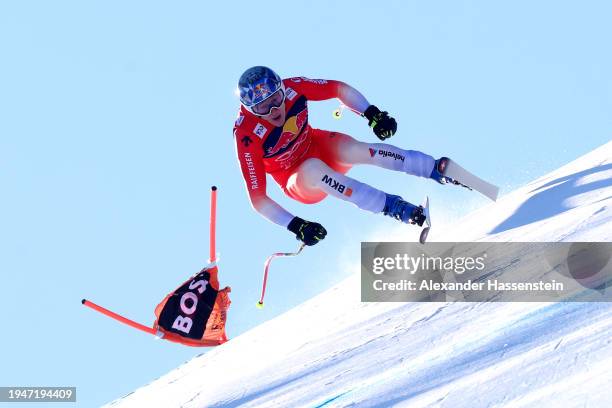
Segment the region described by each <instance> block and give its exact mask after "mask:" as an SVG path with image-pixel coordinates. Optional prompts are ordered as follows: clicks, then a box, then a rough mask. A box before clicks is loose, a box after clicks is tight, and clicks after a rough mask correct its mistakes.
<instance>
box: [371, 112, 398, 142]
mask: <svg viewBox="0 0 612 408" xmlns="http://www.w3.org/2000/svg"><path fill="white" fill-rule="evenodd" d="M363 116H365V117H366V119H367V120H368V125H369V126H370V127H371V128H372V130H374V134H375V135H376V136H377V137H378V138H379V139H380V140H385V139H388V138H390V137H391V136H393V135H394V134H395V132H396V131H397V122H396V121H395V119H393V118H392V117H391V116H389V113H388V112H381V111H380V109H378V108H377V107H376V106H374V105H370V106H369V107H368V109H366V110H365V112H363Z"/></svg>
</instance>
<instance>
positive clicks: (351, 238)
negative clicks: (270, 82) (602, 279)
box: [0, 1, 612, 406]
mask: <svg viewBox="0 0 612 408" xmlns="http://www.w3.org/2000/svg"><path fill="white" fill-rule="evenodd" d="M611 12H612V7H611V6H610V5H609V3H608V2H604V1H601V2H597V1H587V2H581V3H580V4H578V3H575V2H568V1H541V2H528V1H517V2H511V3H510V2H504V3H502V2H485V1H446V2H435V3H432V2H416V1H406V2H404V1H392V2H379V3H375V2H363V1H362V2H324V1H310V2H297V3H294V4H292V5H291V6H288V5H287V3H286V2H278V1H270V2H265V3H260V4H259V5H255V4H254V3H244V4H240V3H238V2H215V3H211V4H210V5H209V4H208V3H205V2H187V1H186V2H180V3H173V4H170V3H166V2H151V1H147V2H136V1H134V2H118V1H104V2H102V1H91V2H77V1H73V2H67V1H56V2H36V1H23V2H4V3H2V4H1V5H0V52H1V55H2V63H1V64H0V185H2V191H3V195H2V198H3V199H2V200H1V201H0V210H1V212H0V214H1V215H0V229H1V231H2V234H1V235H0V248H1V249H0V253H1V256H0V271H1V272H0V273H1V274H2V282H3V284H2V287H3V288H4V290H3V291H2V292H3V295H2V296H1V297H0V310H2V313H1V314H0V316H1V319H2V326H3V332H2V333H3V336H2V340H1V342H2V347H1V348H0V350H1V351H0V353H1V355H0V357H1V358H2V369H1V370H0V385H1V386H11V385H16V386H27V385H66V386H76V387H77V388H78V398H79V403H78V404H77V405H79V406H98V405H101V404H102V403H104V402H108V401H110V400H112V399H114V398H116V397H120V396H121V395H123V394H125V393H127V392H130V391H131V390H133V389H134V388H136V387H138V386H139V385H142V384H145V383H147V382H149V381H151V380H153V379H154V378H156V377H158V376H160V375H162V374H164V373H165V372H167V371H168V370H170V369H172V368H174V367H176V366H178V365H180V364H181V363H182V362H184V361H186V360H188V359H190V358H192V357H193V356H195V355H197V354H198V353H200V352H203V351H204V349H202V350H198V349H192V348H185V347H180V346H178V345H175V344H171V343H167V342H163V341H155V340H153V339H151V338H149V337H147V336H146V335H145V334H141V333H138V332H135V331H133V330H131V329H129V328H126V327H123V326H121V325H119V324H117V323H115V322H113V321H111V320H109V319H106V318H104V317H102V316H100V315H97V314H96V313H94V312H93V311H91V310H88V309H86V308H84V307H82V306H81V304H80V300H81V298H83V297H87V298H90V299H92V300H93V301H96V302H98V303H100V304H102V305H104V306H107V307H109V308H112V309H114V310H116V311H118V312H121V313H124V314H125V315H127V316H129V317H132V318H134V319H136V320H138V321H141V322H143V323H146V324H150V323H152V321H153V309H154V307H155V305H156V304H157V303H158V302H159V301H160V300H161V299H162V298H163V297H164V296H165V294H166V293H167V292H168V291H170V290H172V289H173V288H174V287H176V286H177V285H178V284H179V283H181V282H182V281H183V280H184V279H186V278H187V277H188V276H189V275H190V274H192V273H194V272H196V271H198V270H199V269H200V268H201V267H202V266H203V265H204V264H205V262H206V259H207V258H208V253H207V251H208V237H207V231H208V211H209V208H208V200H209V188H210V186H211V185H213V184H215V185H218V186H219V213H218V217H219V221H218V222H219V231H218V250H219V252H220V254H221V264H220V279H221V283H222V285H230V286H232V288H233V291H232V301H233V304H232V308H231V309H230V317H229V324H228V333H229V335H230V336H231V337H233V336H236V335H238V334H239V333H241V332H244V331H245V330H247V329H248V328H250V327H253V326H255V325H257V324H259V323H261V322H263V321H265V320H267V319H270V318H271V317H273V316H276V315H278V314H279V313H281V312H283V311H285V310H288V309H290V308H291V307H293V306H295V305H297V304H299V303H301V302H302V301H304V300H306V299H308V298H310V297H312V296H313V295H315V294H317V293H319V292H321V291H322V290H323V289H325V288H326V287H329V286H330V285H331V284H333V283H334V282H338V281H339V280H341V279H342V278H344V277H346V276H347V274H349V273H350V271H346V270H342V269H341V268H339V267H338V265H339V264H341V263H342V261H343V260H347V259H348V260H351V259H357V258H358V257H359V242H360V241H362V240H367V239H368V237H369V236H370V235H371V233H372V231H375V230H380V229H381V228H382V229H384V228H395V226H396V224H395V221H393V220H391V219H387V218H385V217H383V216H380V215H371V214H367V213H363V212H361V211H359V210H358V209H357V208H353V207H351V206H349V205H348V204H345V203H343V202H338V201H335V200H333V199H328V200H325V201H324V202H322V203H320V204H317V205H312V206H305V205H301V204H299V203H296V202H292V201H290V200H289V199H288V198H287V197H284V196H283V195H282V193H281V192H280V190H279V189H278V188H277V187H276V186H275V185H274V184H273V182H272V181H271V180H269V184H268V185H269V188H268V190H269V193H270V195H271V196H272V197H273V198H275V199H277V200H278V202H279V203H280V204H281V205H283V206H284V207H285V208H287V209H288V210H289V211H291V212H292V213H294V214H296V215H299V216H301V217H302V218H305V219H310V220H315V221H318V222H320V223H322V224H323V225H324V226H325V227H326V228H327V230H328V232H329V235H328V238H327V239H326V240H325V241H324V243H323V244H321V245H318V246H317V247H314V248H308V249H307V250H306V251H304V253H303V254H302V255H300V256H299V257H298V258H295V259H292V260H285V259H283V260H278V261H275V264H273V271H272V277H271V281H270V285H269V292H268V295H267V301H268V304H267V305H266V308H265V309H264V310H263V311H259V310H257V309H255V307H254V304H255V302H256V300H257V299H258V295H259V290H260V279H261V273H262V264H263V261H264V259H265V258H266V257H267V256H268V255H269V254H270V253H272V252H276V251H279V250H280V251H283V250H293V249H295V248H296V247H297V242H296V241H295V240H294V238H293V237H292V236H291V234H290V233H289V232H287V231H284V230H282V229H280V228H278V227H277V226H275V225H273V224H271V223H269V222H267V221H266V220H264V219H263V218H262V217H260V216H259V215H258V214H256V213H255V212H254V211H253V210H252V209H251V207H250V205H249V203H248V200H247V196H246V192H245V189H244V185H243V181H242V176H241V174H240V170H239V168H238V165H237V163H236V160H235V157H234V146H233V141H232V134H231V128H232V125H233V121H234V118H235V116H236V111H237V109H238V101H237V99H236V96H235V94H234V89H235V87H236V82H237V79H238V77H239V76H240V74H241V73H242V72H243V71H244V70H245V69H246V68H248V67H250V66H252V65H267V66H270V67H272V68H274V69H275V70H276V71H277V72H278V73H279V74H280V75H281V76H283V77H289V76H296V75H303V76H308V77H311V78H327V79H338V80H343V81H345V82H347V83H349V84H351V85H353V86H354V87H356V88H357V89H359V90H360V91H361V92H362V93H363V94H364V95H365V96H366V97H367V98H368V99H369V101H370V102H372V103H374V104H376V105H378V106H379V107H380V108H381V109H384V110H388V111H389V112H390V113H391V114H392V115H393V116H395V117H396V119H397V121H398V127H399V130H398V133H397V134H396V135H395V136H394V138H392V139H391V140H390V143H393V144H396V145H398V146H401V147H404V148H409V149H417V150H422V151H425V152H427V153H430V154H432V155H434V156H436V157H439V156H441V155H446V156H450V157H453V158H456V159H457V160H458V161H459V162H460V163H462V164H464V165H465V166H466V167H468V168H469V169H471V170H473V171H474V172H476V173H479V174H481V175H483V176H485V177H486V178H488V179H490V180H491V181H493V182H495V183H497V184H498V185H500V186H501V187H502V193H503V192H508V191H510V190H512V188H514V187H516V186H519V185H521V184H523V183H525V182H527V181H529V180H532V179H533V178H536V177H537V176H540V175H542V174H544V173H546V172H548V171H549V170H552V169H554V168H557V167H559V166H560V165H562V164H564V163H567V162H569V161H571V160H572V159H574V158H576V157H578V156H580V155H581V154H584V153H586V152H588V151H590V150H592V149H593V148H595V147H597V146H599V145H601V144H603V143H605V142H607V141H608V140H610V129H611V124H612V120H611V116H610V112H612V96H611V95H612V80H611V79H610V72H612V54H611V53H610V38H612V29H611V28H610V25H609V16H610V15H611ZM337 106H338V103H337V102H336V101H326V102H320V103H313V104H311V105H310V107H311V114H310V118H311V119H310V120H311V123H312V124H313V125H314V126H315V127H320V128H324V129H332V130H339V131H343V132H345V133H348V134H351V135H352V136H354V137H356V138H358V139H360V140H364V141H371V142H375V141H377V139H376V138H375V136H374V135H373V134H372V133H371V131H370V130H369V129H368V127H367V124H366V123H365V121H364V120H363V119H362V118H359V117H357V116H355V115H351V114H350V113H349V112H346V113H345V115H344V117H343V118H342V119H341V120H339V121H336V120H334V119H333V118H332V114H331V113H332V110H333V109H335V108H336V107H337ZM350 175H351V176H353V177H355V178H358V179H360V180H361V181H364V182H368V183H370V184H372V185H374V186H376V187H378V188H381V189H383V190H385V191H387V192H390V193H395V194H401V195H402V196H404V197H405V198H406V199H408V200H410V201H413V202H420V200H421V199H422V197H424V196H425V195H426V194H428V195H429V196H430V198H431V200H432V211H434V214H436V213H437V214H444V217H445V218H454V217H459V216H460V215H462V214H465V213H466V212H467V211H468V210H470V209H473V208H476V207H478V206H481V205H484V204H486V200H484V199H482V198H480V197H477V196H475V195H474V194H470V193H469V192H467V191H460V190H457V189H452V188H451V187H442V186H439V185H437V184H435V183H433V182H428V181H425V180H416V179H414V178H411V177H408V176H405V175H402V174H398V173H395V174H393V173H389V172H386V171H384V170H382V169H375V168H371V167H370V168H368V167H360V168H355V169H354V170H353V171H352V172H351V173H350ZM416 235H417V232H416V231H415V230H414V229H411V228H410V227H408V226H407V227H406V237H407V239H408V240H414V239H416ZM254 351H255V350H254Z"/></svg>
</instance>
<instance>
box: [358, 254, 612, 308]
mask: <svg viewBox="0 0 612 408" xmlns="http://www.w3.org/2000/svg"><path fill="white" fill-rule="evenodd" d="M611 258H612V243H609V242H573V243H572V242H548V243H546V242H538V243H535V242H520V243H519V242H512V243H509V242H479V243H470V242H461V243H447V242H444V243H443V242H434V243H427V244H425V245H421V244H418V243H407V242H384V243H379V242H363V243H362V244H361V300H362V301H364V302H385V301H386V302H414V301H422V302H442V301H467V302H483V301H501V302H508V301H513V302H548V301H582V302H584V301H586V302H598V301H599V302H609V301H612V288H609V286H610V285H612V260H611Z"/></svg>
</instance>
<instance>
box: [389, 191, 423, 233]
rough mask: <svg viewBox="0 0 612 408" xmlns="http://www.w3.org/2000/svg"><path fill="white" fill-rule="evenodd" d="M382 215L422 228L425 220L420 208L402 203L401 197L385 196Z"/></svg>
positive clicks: (405, 202)
mask: <svg viewBox="0 0 612 408" xmlns="http://www.w3.org/2000/svg"><path fill="white" fill-rule="evenodd" d="M383 214H385V215H388V216H389V217H393V218H395V219H396V220H400V221H401V222H405V223H406V224H416V225H418V226H419V227H421V226H423V223H424V222H425V219H426V216H425V214H424V212H423V207H422V206H418V207H417V206H416V205H413V204H410V203H409V202H407V201H404V200H403V199H402V197H400V196H396V195H391V194H387V198H386V200H385V208H384V209H383Z"/></svg>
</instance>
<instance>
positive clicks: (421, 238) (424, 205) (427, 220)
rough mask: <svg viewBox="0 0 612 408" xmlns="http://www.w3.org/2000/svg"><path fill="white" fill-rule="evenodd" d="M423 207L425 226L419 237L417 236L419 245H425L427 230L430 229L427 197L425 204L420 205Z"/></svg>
mask: <svg viewBox="0 0 612 408" xmlns="http://www.w3.org/2000/svg"><path fill="white" fill-rule="evenodd" d="M421 206H422V207H423V214H424V215H425V224H427V226H426V227H425V228H423V229H422V230H421V235H420V236H419V242H420V243H421V244H425V241H427V236H428V235H429V230H430V229H431V216H430V212H429V197H428V196H426V197H425V202H424V203H423V204H422V205H421Z"/></svg>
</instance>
